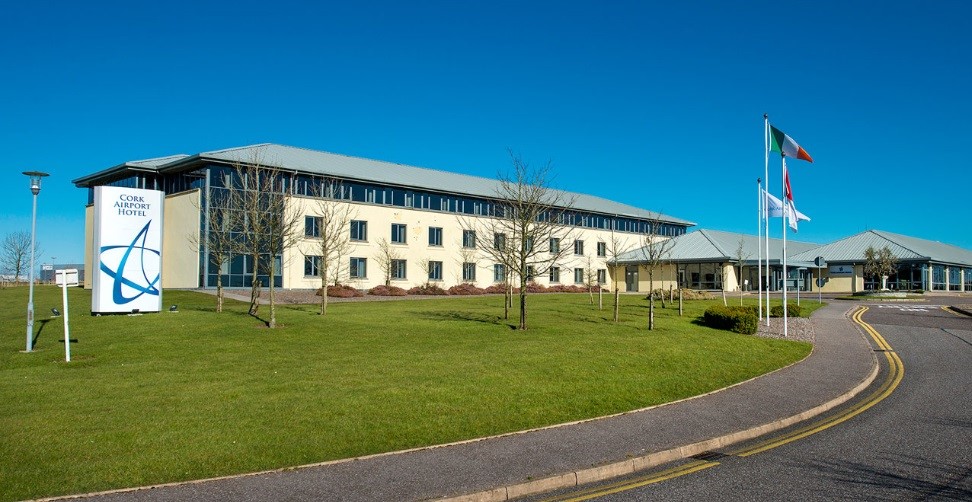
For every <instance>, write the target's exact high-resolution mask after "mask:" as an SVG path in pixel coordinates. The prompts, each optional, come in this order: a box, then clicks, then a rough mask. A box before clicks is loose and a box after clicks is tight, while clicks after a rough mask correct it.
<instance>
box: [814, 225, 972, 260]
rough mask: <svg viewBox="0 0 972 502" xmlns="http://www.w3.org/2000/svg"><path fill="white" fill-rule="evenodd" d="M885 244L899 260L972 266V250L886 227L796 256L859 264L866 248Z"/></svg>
mask: <svg viewBox="0 0 972 502" xmlns="http://www.w3.org/2000/svg"><path fill="white" fill-rule="evenodd" d="M884 246H887V247H888V249H890V250H891V252H892V253H893V254H894V256H895V257H897V258H898V259H899V260H919V261H934V262H941V263H950V264H956V265H965V266H972V251H969V250H967V249H963V248H960V247H958V246H953V245H951V244H945V243H943V242H937V241H929V240H925V239H919V238H917V237H911V236H907V235H901V234H895V233H891V232H885V231H883V230H868V231H866V232H861V233H859V234H856V235H852V236H850V237H845V238H843V239H840V240H838V241H834V242H832V243H830V244H827V245H825V246H820V247H819V248H817V249H814V250H811V251H809V252H806V253H802V254H800V255H798V256H797V257H795V258H797V259H804V258H806V257H808V256H810V255H811V254H812V255H814V256H823V257H824V258H825V259H826V260H827V261H833V262H858V263H859V262H863V261H864V251H865V250H866V249H867V248H868V247H873V248H874V249H881V248H883V247H884ZM810 259H811V260H812V259H813V258H812V257H811V258H810Z"/></svg>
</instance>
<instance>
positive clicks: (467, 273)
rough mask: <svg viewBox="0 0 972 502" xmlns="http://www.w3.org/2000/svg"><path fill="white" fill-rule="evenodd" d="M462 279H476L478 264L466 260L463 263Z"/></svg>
mask: <svg viewBox="0 0 972 502" xmlns="http://www.w3.org/2000/svg"><path fill="white" fill-rule="evenodd" d="M462 280H463V281H466V282H475V281H476V264H475V263H469V262H465V263H463V264H462Z"/></svg>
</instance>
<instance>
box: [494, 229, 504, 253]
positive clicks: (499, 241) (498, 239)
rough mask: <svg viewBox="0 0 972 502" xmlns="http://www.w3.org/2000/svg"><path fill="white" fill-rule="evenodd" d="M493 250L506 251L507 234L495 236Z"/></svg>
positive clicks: (496, 234)
mask: <svg viewBox="0 0 972 502" xmlns="http://www.w3.org/2000/svg"><path fill="white" fill-rule="evenodd" d="M493 249H496V250H503V249H506V234H500V233H495V234H493Z"/></svg>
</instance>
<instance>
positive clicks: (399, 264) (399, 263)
mask: <svg viewBox="0 0 972 502" xmlns="http://www.w3.org/2000/svg"><path fill="white" fill-rule="evenodd" d="M405 269H406V264H405V260H392V261H391V278H392V279H399V280H400V279H405V277H406V275H405Z"/></svg>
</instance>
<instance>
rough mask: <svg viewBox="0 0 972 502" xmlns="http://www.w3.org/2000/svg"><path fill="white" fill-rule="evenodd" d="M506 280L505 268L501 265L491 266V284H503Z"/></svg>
mask: <svg viewBox="0 0 972 502" xmlns="http://www.w3.org/2000/svg"><path fill="white" fill-rule="evenodd" d="M505 280H506V266H505V265H503V264H502V263H497V264H496V265H493V282H503V281H505Z"/></svg>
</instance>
